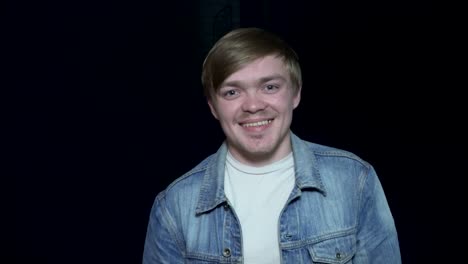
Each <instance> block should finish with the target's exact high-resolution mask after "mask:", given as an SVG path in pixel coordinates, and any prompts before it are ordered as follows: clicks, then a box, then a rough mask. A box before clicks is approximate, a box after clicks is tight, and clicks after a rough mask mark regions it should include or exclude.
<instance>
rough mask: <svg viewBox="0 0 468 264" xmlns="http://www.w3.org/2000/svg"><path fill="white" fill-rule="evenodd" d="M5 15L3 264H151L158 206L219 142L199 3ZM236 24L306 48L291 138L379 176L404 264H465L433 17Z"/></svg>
mask: <svg viewBox="0 0 468 264" xmlns="http://www.w3.org/2000/svg"><path fill="white" fill-rule="evenodd" d="M3 6H4V10H6V12H5V16H3V18H2V21H3V22H4V23H3V25H4V29H5V30H4V32H5V33H6V34H4V36H5V42H6V43H7V44H11V45H10V46H8V48H7V49H6V51H7V52H6V53H7V55H11V56H8V58H9V59H11V60H8V61H7V62H8V63H7V65H6V66H7V67H6V71H4V73H5V78H4V79H5V80H8V81H9V82H8V87H11V90H12V91H14V95H15V99H17V100H14V101H13V102H14V105H13V106H12V107H11V108H9V109H10V110H11V111H10V112H8V114H10V113H11V115H9V116H12V117H13V122H14V123H13V124H14V126H13V128H14V130H13V132H14V134H13V137H12V138H13V139H14V140H13V141H11V142H13V149H12V151H11V155H9V157H14V160H13V162H12V163H11V164H13V176H14V193H13V194H12V197H14V200H13V205H14V208H13V212H14V213H13V216H14V217H13V223H12V227H13V228H8V226H7V229H9V230H13V233H12V237H11V239H10V236H6V237H7V241H6V242H7V244H8V247H7V251H6V253H5V255H4V256H5V257H6V258H7V259H8V262H5V263H140V262H141V255H142V250H143V242H144V236H145V232H146V224H147V220H148V215H149V211H150V208H151V205H152V202H153V199H154V197H155V196H156V194H157V193H158V192H159V191H161V190H162V189H163V188H164V187H165V186H167V185H168V184H169V183H170V182H171V181H172V180H174V179H175V178H176V177H178V176H180V175H182V174H183V173H184V172H186V171H187V170H189V169H190V168H191V167H193V166H194V165H196V164H197V163H198V162H199V161H201V160H202V159H203V158H204V157H206V156H207V155H209V154H211V153H213V152H214V151H216V150H217V148H218V146H219V145H220V144H221V142H222V140H223V134H222V131H221V129H220V128H219V126H218V124H217V122H216V121H215V120H214V118H212V116H211V114H210V113H209V110H208V107H207V105H206V102H205V99H204V97H203V95H202V91H201V85H200V70H201V63H202V59H203V55H204V54H202V52H201V50H202V49H201V47H200V43H201V36H200V30H199V25H200V15H199V4H198V2H197V1H175V2H172V3H169V1H165V2H164V3H162V1H128V2H123V1H87V2H86V1H74V2H69V1H55V2H42V1H37V2H33V3H25V2H19V1H16V2H13V1H11V2H7V3H6V4H4V5H3ZM239 21H240V22H239V23H240V26H260V27H265V28H266V29H269V30H271V31H274V32H276V33H278V34H280V35H281V36H283V37H284V38H285V39H286V40H287V41H288V42H289V43H290V44H291V45H292V46H293V48H294V49H296V51H297V52H298V54H299V56H300V59H301V64H302V67H303V75H304V87H303V95H302V102H301V105H300V106H299V108H298V109H297V110H296V111H295V116H294V121H293V124H292V130H293V131H294V132H295V133H296V134H298V135H299V136H300V137H302V138H303V139H306V140H309V141H313V142H317V143H320V144H325V145H330V146H334V147H338V148H343V149H346V150H349V151H352V152H354V153H356V154H358V155H359V156H361V157H362V158H364V159H365V160H367V161H369V162H370V163H372V164H373V165H374V167H375V168H376V171H377V173H378V175H379V177H380V179H381V181H382V184H383V186H384V189H385V191H386V194H387V198H388V201H389V204H390V207H391V209H392V212H393V214H394V217H395V221H396V224H397V229H398V231H399V237H400V246H401V251H402V257H403V262H404V263H426V261H431V260H432V261H435V260H437V261H443V262H444V261H447V260H449V259H452V258H453V259H458V258H461V259H463V258H464V256H463V252H464V251H462V250H461V249H460V244H459V243H456V242H454V241H455V240H456V239H457V238H458V237H461V238H463V235H462V232H464V231H463V228H462V226H463V225H462V223H463V222H462V220H461V217H460V216H459V215H458V212H461V211H463V210H462V209H464V208H463V207H462V205H461V204H462V203H461V201H463V199H464V198H465V194H464V192H463V191H457V190H458V188H457V187H460V185H461V179H462V177H463V176H466V170H459V169H456V168H455V167H456V165H457V164H463V162H464V158H462V157H463V156H462V154H464V153H465V150H466V149H465V148H464V145H461V144H460V142H459V141H457V140H456V138H457V135H461V132H460V131H459V130H458V129H457V128H456V127H455V125H454V124H460V123H463V120H460V119H456V116H457V111H459V108H458V106H457V103H456V101H457V100H456V96H455V95H453V94H452V92H451V91H450V90H449V89H450V88H451V85H450V84H448V82H447V79H446V77H445V76H444V75H443V74H442V73H443V72H444V70H445V68H446V67H447V64H446V62H445V61H444V57H445V54H446V49H445V48H446V46H445V45H444V44H445V41H446V38H444V37H443V36H442V32H443V30H442V29H443V28H442V26H441V23H440V22H441V21H442V19H441V16H440V15H439V13H438V10H437V7H435V6H434V5H433V4H432V3H431V2H428V1H416V0H412V1H368V2H355V1H333V2H330V1H288V2H287V3H286V1H284V2H283V1H261V2H258V3H257V2H256V3H252V2H249V1H240V20H239ZM450 205H453V207H451V206H450ZM8 234H10V233H8ZM4 237H5V236H4Z"/></svg>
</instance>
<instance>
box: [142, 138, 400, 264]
mask: <svg viewBox="0 0 468 264" xmlns="http://www.w3.org/2000/svg"><path fill="white" fill-rule="evenodd" d="M290 134H291V143H292V150H293V156H294V162H295V173H296V175H295V181H296V182H295V186H294V188H293V190H292V192H291V194H290V196H289V199H288V201H287V203H286V205H285V207H284V208H283V211H282V213H281V215H280V218H279V221H278V233H279V241H280V243H279V245H278V248H279V250H280V256H281V263H285V264H286V263H287V264H289V263H291V264H297V263H336V264H338V263H349V264H351V263H354V264H363V263H371V264H374V263H377V264H378V263H385V264H394V263H395V264H396V263H401V257H400V250H399V243H398V236H397V231H396V228H395V224H394V220H393V216H392V214H391V212H390V208H389V206H388V204H387V200H386V197H385V194H384V191H383V189H382V186H381V183H380V181H379V179H378V177H377V175H376V173H375V171H374V169H373V167H372V166H371V165H370V164H369V163H367V162H366V161H363V160H362V159H360V158H359V157H357V156H356V155H354V154H352V153H350V152H347V151H343V150H339V149H335V148H331V147H327V146H323V145H318V144H314V143H310V142H307V141H303V140H301V139H300V138H298V137H297V136H296V135H294V134H293V133H292V132H291V133H290ZM226 154H227V146H226V144H225V143H223V144H222V146H221V147H220V148H219V150H218V151H217V152H216V153H215V154H213V155H211V156H209V157H208V158H206V159H205V160H204V161H202V162H201V163H200V164H199V165H197V166H196V167H195V168H193V169H192V170H191V171H189V172H188V173H186V174H185V175H183V176H182V177H180V178H178V179H177V180H175V181H174V182H173V183H172V184H171V185H169V186H168V187H167V188H166V189H165V190H164V191H162V192H161V193H159V194H158V195H157V197H156V199H155V201H154V204H153V207H152V209H151V214H150V217H149V223H148V229H147V234H146V240H145V246H144V252H143V263H144V264H154V263H171V264H172V263H243V258H242V234H241V228H240V224H239V221H238V219H237V217H236V214H235V212H234V211H233V209H232V208H231V206H230V205H229V201H228V200H227V199H226V196H225V194H224V168H225V161H226Z"/></svg>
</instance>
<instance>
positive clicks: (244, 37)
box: [202, 28, 302, 99]
mask: <svg viewBox="0 0 468 264" xmlns="http://www.w3.org/2000/svg"><path fill="white" fill-rule="evenodd" d="M268 55H277V57H279V58H282V59H283V62H284V63H285V65H286V68H287V69H288V71H289V74H290V78H291V81H292V84H293V89H294V91H295V92H298V91H299V89H300V87H301V86H302V77H301V68H300V65H299V58H298V56H297V54H296V52H294V50H293V49H292V48H291V47H290V46H289V45H288V44H287V43H286V42H284V41H283V40H282V39H280V38H279V37H278V36H276V35H274V34H272V33H270V32H267V31H265V30H263V29H259V28H238V29H234V30H232V31H231V32H229V33H227V34H226V35H224V36H223V37H222V38H221V39H219V40H218V41H217V42H216V43H215V44H214V46H213V47H212V48H211V50H210V51H209V52H208V55H207V56H206V58H205V61H204V62H203V69H202V84H203V90H204V93H205V96H206V97H207V98H208V99H212V98H213V95H214V94H215V93H216V91H217V90H218V89H219V88H220V86H221V84H222V83H223V82H224V80H225V79H226V78H227V77H229V76H230V75H231V74H233V73H234V72H236V71H238V70H239V69H241V68H242V67H243V66H244V65H246V64H248V63H250V62H253V61H254V60H256V59H259V58H263V57H265V56H268Z"/></svg>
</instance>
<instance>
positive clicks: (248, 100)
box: [242, 93, 267, 113]
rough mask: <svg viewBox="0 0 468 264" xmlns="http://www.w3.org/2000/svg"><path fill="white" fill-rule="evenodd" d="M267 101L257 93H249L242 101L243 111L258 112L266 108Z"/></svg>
mask: <svg viewBox="0 0 468 264" xmlns="http://www.w3.org/2000/svg"><path fill="white" fill-rule="evenodd" d="M266 106H267V104H266V102H265V101H264V100H263V99H262V98H261V96H260V95H258V94H257V93H247V94H246V96H245V98H244V101H243V103H242V111H244V112H249V113H256V112H259V111H262V110H264V109H265V108H266Z"/></svg>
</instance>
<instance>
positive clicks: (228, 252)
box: [223, 248, 231, 258]
mask: <svg viewBox="0 0 468 264" xmlns="http://www.w3.org/2000/svg"><path fill="white" fill-rule="evenodd" d="M223 256H224V257H226V258H229V257H230V256H231V250H230V249H229V248H225V249H224V250H223Z"/></svg>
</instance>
